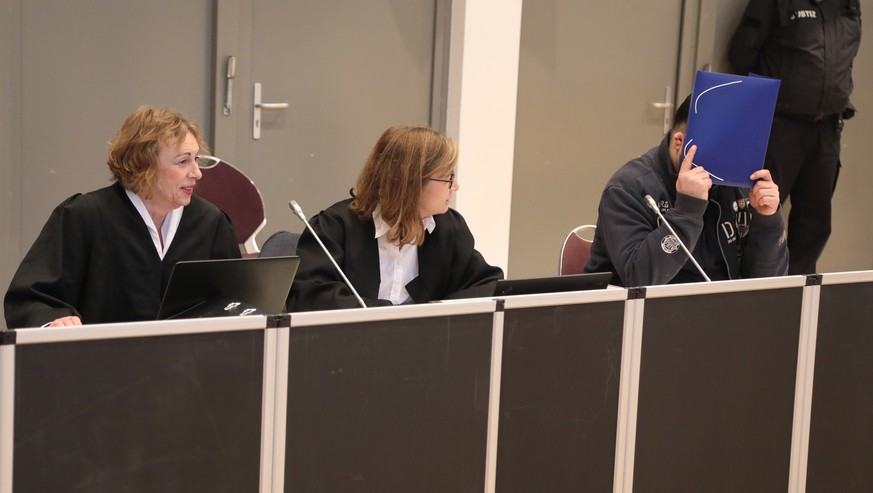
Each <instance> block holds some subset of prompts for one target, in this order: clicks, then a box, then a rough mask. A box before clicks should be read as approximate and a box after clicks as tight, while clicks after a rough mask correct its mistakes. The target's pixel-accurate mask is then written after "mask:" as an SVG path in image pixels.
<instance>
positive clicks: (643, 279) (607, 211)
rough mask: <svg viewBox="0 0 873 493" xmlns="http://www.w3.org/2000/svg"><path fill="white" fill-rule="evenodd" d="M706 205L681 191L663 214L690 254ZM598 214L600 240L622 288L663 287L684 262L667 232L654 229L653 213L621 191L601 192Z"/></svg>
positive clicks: (698, 233)
mask: <svg viewBox="0 0 873 493" xmlns="http://www.w3.org/2000/svg"><path fill="white" fill-rule="evenodd" d="M706 205H707V201H706V200H701V199H696V198H694V197H690V196H688V195H683V194H681V193H680V194H678V195H677V197H676V204H675V206H674V207H672V208H671V209H668V210H667V211H666V212H665V213H664V217H666V218H667V220H668V221H669V222H670V224H671V225H672V226H673V229H675V230H676V234H678V235H679V236H680V238H681V239H682V241H683V242H684V243H685V245H686V246H687V247H688V249H689V250H694V246H695V245H696V244H697V240H698V239H699V238H700V232H701V231H702V230H703V214H704V212H705V211H706ZM598 213H599V215H600V219H599V220H598V229H602V231H601V232H600V233H601V234H600V238H602V239H603V242H604V247H605V249H606V251H607V252H608V255H609V259H610V262H612V265H613V266H614V268H615V271H616V273H617V274H618V277H619V278H620V280H621V284H622V285H623V286H654V285H658V284H667V283H668V282H670V280H671V279H673V278H674V277H676V274H678V273H679V271H680V270H681V269H682V266H683V265H685V263H686V262H687V261H688V257H687V255H686V254H685V253H684V252H683V251H681V250H678V249H677V248H676V245H675V244H674V243H673V242H671V241H669V240H670V238H669V237H671V236H672V233H671V232H670V229H669V228H668V227H667V226H666V225H664V224H661V225H657V223H656V222H655V219H654V212H652V211H650V210H649V209H648V208H647V207H646V206H645V205H643V204H642V203H641V202H640V200H639V199H637V198H635V197H632V196H631V195H630V194H628V193H627V191H625V190H624V189H622V188H619V187H608V188H607V189H606V190H604V191H603V196H602V197H601V199H600V208H599V209H598ZM665 241H666V243H665Z"/></svg>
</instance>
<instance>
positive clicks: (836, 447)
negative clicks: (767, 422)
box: [806, 282, 873, 493]
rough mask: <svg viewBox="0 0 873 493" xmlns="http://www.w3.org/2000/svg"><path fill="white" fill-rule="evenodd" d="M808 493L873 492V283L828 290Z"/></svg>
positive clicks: (821, 320) (824, 291)
mask: <svg viewBox="0 0 873 493" xmlns="http://www.w3.org/2000/svg"><path fill="white" fill-rule="evenodd" d="M818 315H819V317H818V337H817V342H816V351H815V378H814V381H813V392H812V415H811V422H810V430H809V459H808V464H807V486H806V491H807V492H808V493H819V492H827V493H830V492H833V491H839V492H870V491H873V283H869V282H868V283H858V284H841V285H831V286H827V285H826V286H822V287H821V295H820V301H819V313H818Z"/></svg>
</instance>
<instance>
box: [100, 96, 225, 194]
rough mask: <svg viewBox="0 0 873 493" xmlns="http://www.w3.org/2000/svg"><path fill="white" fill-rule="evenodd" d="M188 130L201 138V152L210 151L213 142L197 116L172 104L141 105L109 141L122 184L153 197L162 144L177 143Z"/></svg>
mask: <svg viewBox="0 0 873 493" xmlns="http://www.w3.org/2000/svg"><path fill="white" fill-rule="evenodd" d="M188 132H191V135H193V136H194V138H195V139H196V140H197V145H198V146H200V153H202V154H208V153H209V146H207V145H206V142H205V141H204V140H203V135H202V133H201V132H200V127H199V126H198V125H197V123H195V122H194V120H192V119H190V118H188V117H186V116H185V115H183V114H181V113H179V112H178V111H176V110H172V109H169V108H156V107H153V106H140V107H139V108H137V110H136V111H134V112H133V113H132V114H131V115H130V116H128V117H127V119H125V120H124V123H123V124H121V128H120V129H119V130H118V133H117V134H116V135H115V138H114V139H112V141H111V142H110V143H109V159H108V161H107V163H106V164H108V165H109V169H110V170H111V171H112V176H113V177H115V179H116V180H118V182H119V183H121V186H122V187H124V188H125V189H126V190H130V191H131V192H133V193H135V194H137V195H139V196H141V197H143V198H145V199H149V198H151V194H152V190H153V188H154V185H155V180H156V179H157V171H158V168H157V164H158V153H159V152H160V148H161V145H173V144H177V143H179V142H181V141H182V140H183V139H184V138H185V135H187V134H188Z"/></svg>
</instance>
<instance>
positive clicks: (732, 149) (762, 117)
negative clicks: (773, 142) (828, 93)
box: [682, 71, 779, 188]
mask: <svg viewBox="0 0 873 493" xmlns="http://www.w3.org/2000/svg"><path fill="white" fill-rule="evenodd" d="M778 94H779V80H778V79H769V78H764V77H752V76H750V77H744V76H740V75H730V74H720V73H716V72H702V71H698V72H697V77H696V78H695V80H694V91H693V92H692V94H691V106H690V108H689V114H688V129H687V131H686V133H685V143H684V145H683V149H682V157H683V158H684V157H685V156H686V154H687V153H688V150H689V149H690V148H691V146H697V154H696V155H695V156H694V165H695V166H701V167H703V168H704V169H705V170H706V171H707V172H708V173H709V175H710V177H711V178H712V184H713V185H727V186H735V187H742V188H752V187H753V186H754V182H753V181H752V180H751V179H750V178H749V177H750V176H751V175H752V174H753V173H754V172H755V171H757V170H759V169H762V168H763V167H764V158H765V156H766V154H767V143H768V141H769V139H770V126H771V125H772V123H773V112H774V110H775V109H776V97H777V96H778Z"/></svg>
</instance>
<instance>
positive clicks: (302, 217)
mask: <svg viewBox="0 0 873 493" xmlns="http://www.w3.org/2000/svg"><path fill="white" fill-rule="evenodd" d="M288 206H289V207H291V210H292V211H293V212H294V215H295V216H297V217H298V218H300V220H301V221H303V224H304V225H306V228H307V229H308V230H309V232H310V233H312V236H313V238H315V241H317V242H318V246H320V247H321V249H322V250H323V251H324V254H325V255H327V258H329V259H330V263H332V264H333V267H334V268H335V269H336V271H337V272H338V273H339V275H340V276H342V278H343V282H345V283H346V286H348V287H349V289H351V290H352V294H353V295H355V298H356V299H357V300H358V303H360V304H361V307H363V308H367V304H366V303H364V300H363V298H361V295H359V294H358V291H357V290H356V289H355V287H354V286H352V282H351V281H349V278H348V277H346V273H345V272H343V270H342V269H341V268H340V266H339V264H338V263H336V260H334V259H333V255H331V254H330V252H329V251H328V250H327V247H326V246H324V243H322V242H321V238H319V237H318V233H316V232H315V230H314V229H312V226H310V225H309V221H307V220H306V215H305V214H303V209H301V208H300V206H299V205H297V202H295V201H293V200H292V201H291V202H288Z"/></svg>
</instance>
